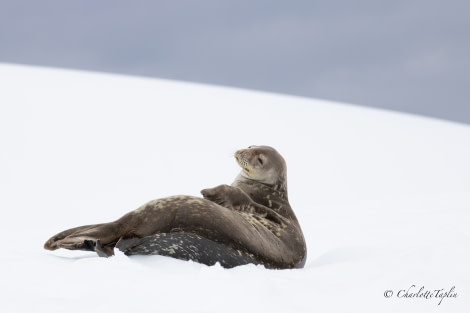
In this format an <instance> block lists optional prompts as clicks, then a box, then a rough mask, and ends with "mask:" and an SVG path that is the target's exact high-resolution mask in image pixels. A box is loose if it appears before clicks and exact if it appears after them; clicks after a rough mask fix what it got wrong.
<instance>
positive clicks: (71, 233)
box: [44, 146, 307, 269]
mask: <svg viewBox="0 0 470 313" xmlns="http://www.w3.org/2000/svg"><path fill="white" fill-rule="evenodd" d="M235 159H236V161H237V162H238V164H239V166H240V167H241V169H242V170H241V172H240V174H239V175H238V176H237V177H236V178H235V181H234V182H233V183H232V184H231V185H220V186H217V187H214V188H208V189H203V190H202V191H201V194H202V196H203V197H202V198H200V197H194V196H184V195H180V196H171V197H166V198H162V199H157V200H153V201H150V202H148V203H146V204H144V205H142V206H141V207H139V208H137V209H136V210H134V211H131V212H129V213H127V214H125V215H124V216H122V217H121V218H119V219H118V220H116V221H114V222H109V223H102V224H94V225H86V226H80V227H75V228H71V229H68V230H65V231H63V232H60V233H58V234H57V235H55V236H53V237H51V238H50V239H49V240H48V241H47V242H46V243H45V244H44V248H45V249H48V250H55V249H59V248H65V249H70V250H86V251H95V252H96V253H97V254H98V255H99V256H103V257H108V256H111V255H113V254H114V248H117V249H119V250H121V251H122V252H124V253H125V254H126V255H135V254H145V255H151V254H157V255H164V256H170V257H173V258H177V259H182V260H193V261H196V262H200V263H203V264H207V265H213V264H215V263H217V262H219V263H220V264H221V265H222V266H223V267H226V268H231V267H234V266H238V265H243V264H249V263H254V264H261V265H264V266H265V267H266V268H275V269H286V268H301V267H303V266H304V264H305V260H306V256H307V249H306V244H305V239H304V236H303V233H302V229H301V227H300V224H299V222H298V220H297V217H296V216H295V214H294V211H293V210H292V208H291V206H290V204H289V200H288V195H287V169H286V162H285V161H284V158H283V157H282V156H281V155H280V154H279V153H278V152H277V151H276V150H275V149H274V148H271V147H268V146H250V147H248V148H247V149H241V150H238V151H237V152H236V153H235Z"/></svg>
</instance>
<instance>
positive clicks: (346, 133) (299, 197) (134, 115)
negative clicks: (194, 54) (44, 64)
mask: <svg viewBox="0 0 470 313" xmlns="http://www.w3.org/2000/svg"><path fill="white" fill-rule="evenodd" d="M0 88H1V89H0V144H1V154H0V161H1V163H0V187H1V190H2V192H1V197H0V205H1V211H0V212H1V213H0V214H1V215H0V218H1V219H0V235H1V238H2V239H3V240H2V244H1V246H0V247H1V251H0V262H1V263H0V264H1V267H0V311H1V312H48V313H51V312H271V313H274V312H470V271H469V267H470V265H469V264H470V251H469V239H470V227H469V226H468V225H470V211H469V209H470V165H469V160H470V127H468V126H465V125H459V124H453V123H449V122H444V121H439V120H433V119H428V118H422V117H417V116H410V115H405V114H398V113H393V112H385V111H379V110H374V109H366V108H362V107H358V106H351V105H345V104H338V103H331V102H326V101H318V100H312V99H304V98H297V97H291V96H283V95H275V94H268V93H260V92H253V91H247V90H239V89H231V88H221V87H213V86H205V85H196V84H188V83H181V82H173V81H166V80H156V79H144V78H137V77H125V76H117V75H107V74H96V73H86V72H79V71H65V70H57V69H48V68H35V67H25V66H17V65H8V64H0ZM252 144H263V145H271V146H273V147H275V148H276V149H278V151H280V152H281V154H283V156H284V157H285V159H286V161H287V165H288V175H289V198H290V202H291V205H292V206H293V208H294V210H295V212H296V214H297V217H298V218H299V220H300V222H301V225H302V227H303V230H304V234H305V236H306V241H307V244H308V260H307V264H306V267H305V268H304V269H300V270H267V269H265V268H263V267H261V266H254V265H248V266H242V267H238V268H234V269H230V270H227V269H223V268H222V267H220V266H218V265H216V266H213V267H207V266H205V265H201V264H197V263H193V262H184V261H179V260H174V259H171V258H165V257H160V256H135V257H126V256H124V255H122V254H118V255H116V256H115V257H112V258H109V259H104V258H98V257H97V256H96V255H94V254H92V253H87V252H80V251H66V250H63V251H62V250H59V251H54V252H50V251H46V250H43V248H42V246H43V243H44V242H45V241H46V240H47V239H48V238H49V237H50V236H51V235H53V234H55V233H57V232H59V231H61V230H64V229H66V228H70V227H73V226H79V225H83V224H91V223H98V222H107V221H111V220H114V219H117V218H118V217H120V216H121V215H123V214H124V213H126V212H128V211H130V210H132V209H135V208H137V207H138V206H140V205H141V204H143V203H145V202H147V201H149V200H152V199H155V198H160V197H165V196H169V195H175V194H189V195H199V191H200V190H201V189H203V188H207V187H212V186H216V185H219V184H221V183H231V182H232V180H233V179H234V178H235V176H236V175H237V173H238V172H239V169H238V166H237V165H236V163H235V161H234V159H233V152H234V151H235V150H237V149H239V148H242V147H247V146H249V145H252ZM412 285H415V286H416V287H414V288H412V289H411V291H410V292H413V291H414V292H418V290H419V288H421V287H422V286H424V288H425V290H430V291H434V290H436V289H444V291H450V290H451V288H452V287H453V286H455V288H454V294H457V297H456V298H445V299H443V300H442V303H441V304H440V305H438V303H439V302H440V299H439V298H431V299H425V298H399V297H397V293H399V291H400V290H403V289H405V290H408V289H409V288H410V287H411V286H412ZM387 290H391V291H393V292H394V294H393V296H392V297H391V298H386V297H385V296H384V293H385V291H387ZM401 295H403V292H402V293H401Z"/></svg>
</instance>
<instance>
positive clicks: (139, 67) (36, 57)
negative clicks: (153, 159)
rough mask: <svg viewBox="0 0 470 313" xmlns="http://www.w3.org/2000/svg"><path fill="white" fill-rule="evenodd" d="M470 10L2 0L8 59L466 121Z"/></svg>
mask: <svg viewBox="0 0 470 313" xmlns="http://www.w3.org/2000/svg"><path fill="white" fill-rule="evenodd" d="M468 12H470V2H468V1H465V0H448V1H442V0H441V1H436V0H406V1H405V0H397V1H377V0H374V1H372V0H369V1H367V0H366V1H313V0H310V1H276V2H275V1H245V0H238V1H220V0H218V1H215V0H214V1H212V0H206V1H187V0H182V1H132V2H129V1H119V2H118V1H88V0H84V1H78V2H76V1H74V2H72V1H51V0H44V1H22V0H19V1H6V0H0V43H1V44H0V62H4V63H19V64H30V65H41V66H52V67H60V68H72V69H82V70H91V71H102V72H111V73H120V74H130V75H140V76H149V77H157V78H167V79H175V80H183V81H190V82H198V83H207V84H215V85H223V86H232V87H240V88H248V89H255V90H261V91H269V92H276V93H285V94H291V95H298V96H303V97H310V98H318V99H327V100H333V101H340V102H348V103H352V104H358V105H364V106H372V107H378V108H385V109H390V110H396V111H404V112H409V113H414V114H420V115H426V116H431V117H437V118H442V119H448V120H452V121H457V122H463V123H467V124H470V105H469V103H468V99H469V98H470V88H469V87H470V84H469V79H468V71H469V69H470V61H469V57H468V56H469V55H470V33H469V32H468V30H469V29H470V16H469V15H470V14H469V13H468Z"/></svg>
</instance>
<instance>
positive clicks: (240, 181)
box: [232, 174, 287, 199]
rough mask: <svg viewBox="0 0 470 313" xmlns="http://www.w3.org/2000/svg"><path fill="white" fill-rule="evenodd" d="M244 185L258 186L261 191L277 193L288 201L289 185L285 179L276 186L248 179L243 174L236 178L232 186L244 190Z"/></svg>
mask: <svg viewBox="0 0 470 313" xmlns="http://www.w3.org/2000/svg"><path fill="white" fill-rule="evenodd" d="M243 185H249V186H257V187H258V188H259V189H264V190H266V191H271V192H275V193H278V194H283V198H285V199H287V183H286V180H285V179H281V181H280V182H277V183H276V184H274V185H271V184H265V183H262V182H259V181H257V180H254V179H250V178H247V177H246V176H243V175H242V174H238V176H237V177H236V178H235V181H234V182H233V183H232V186H234V187H239V188H241V189H242V190H244V188H243Z"/></svg>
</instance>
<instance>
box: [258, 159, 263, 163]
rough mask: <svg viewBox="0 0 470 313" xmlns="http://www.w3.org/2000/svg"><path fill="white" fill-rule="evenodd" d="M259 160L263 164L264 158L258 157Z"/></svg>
mask: <svg viewBox="0 0 470 313" xmlns="http://www.w3.org/2000/svg"><path fill="white" fill-rule="evenodd" d="M258 162H259V164H261V165H263V159H262V158H260V157H258Z"/></svg>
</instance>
